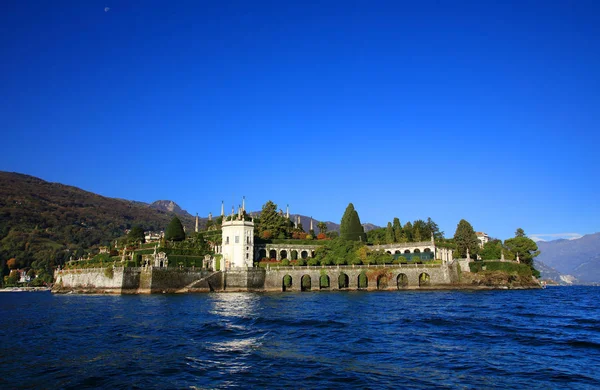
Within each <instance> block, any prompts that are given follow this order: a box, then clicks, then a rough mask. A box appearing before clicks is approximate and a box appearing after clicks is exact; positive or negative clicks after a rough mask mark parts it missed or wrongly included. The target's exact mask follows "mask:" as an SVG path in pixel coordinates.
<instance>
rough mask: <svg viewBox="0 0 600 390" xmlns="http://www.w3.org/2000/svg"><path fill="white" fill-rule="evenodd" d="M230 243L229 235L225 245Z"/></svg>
mask: <svg viewBox="0 0 600 390" xmlns="http://www.w3.org/2000/svg"><path fill="white" fill-rule="evenodd" d="M228 244H229V236H227V239H226V240H225V245H228Z"/></svg>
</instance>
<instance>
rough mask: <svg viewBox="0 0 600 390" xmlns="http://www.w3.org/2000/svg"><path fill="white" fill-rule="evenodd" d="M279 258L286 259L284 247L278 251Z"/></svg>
mask: <svg viewBox="0 0 600 390" xmlns="http://www.w3.org/2000/svg"><path fill="white" fill-rule="evenodd" d="M279 259H280V260H283V259H287V251H286V250H285V249H284V250H282V251H281V252H279Z"/></svg>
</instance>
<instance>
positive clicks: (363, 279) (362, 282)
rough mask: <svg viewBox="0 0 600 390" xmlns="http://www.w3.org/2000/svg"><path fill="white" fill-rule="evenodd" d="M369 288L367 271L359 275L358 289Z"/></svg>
mask: <svg viewBox="0 0 600 390" xmlns="http://www.w3.org/2000/svg"><path fill="white" fill-rule="evenodd" d="M367 287H369V279H368V278H367V274H366V273H365V271H363V272H361V273H360V274H359V275H358V288H367Z"/></svg>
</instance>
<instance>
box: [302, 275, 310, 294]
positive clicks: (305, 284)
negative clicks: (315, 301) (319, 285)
mask: <svg viewBox="0 0 600 390" xmlns="http://www.w3.org/2000/svg"><path fill="white" fill-rule="evenodd" d="M300 286H301V287H300V290H301V291H310V289H311V283H310V275H302V279H301V281H300Z"/></svg>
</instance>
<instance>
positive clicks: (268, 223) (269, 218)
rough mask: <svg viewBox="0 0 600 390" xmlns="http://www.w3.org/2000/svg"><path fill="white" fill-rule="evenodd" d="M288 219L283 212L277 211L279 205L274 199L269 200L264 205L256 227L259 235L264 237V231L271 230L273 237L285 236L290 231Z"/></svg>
mask: <svg viewBox="0 0 600 390" xmlns="http://www.w3.org/2000/svg"><path fill="white" fill-rule="evenodd" d="M288 222H289V223H290V224H291V221H288V220H287V219H286V218H285V217H284V216H283V215H282V214H281V213H278V212H277V205H276V204H275V203H273V202H272V201H270V200H269V201H267V203H265V204H264V205H263V207H262V211H261V212H260V218H259V220H258V224H257V227H256V230H257V233H258V235H259V236H261V237H263V236H264V235H263V232H265V231H267V230H268V231H270V233H271V237H275V238H281V237H282V236H283V238H285V236H286V233H287V231H288V228H289V226H288Z"/></svg>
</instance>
